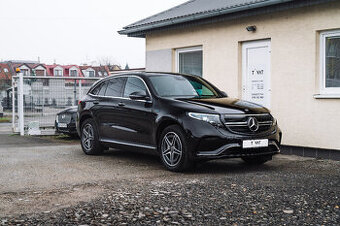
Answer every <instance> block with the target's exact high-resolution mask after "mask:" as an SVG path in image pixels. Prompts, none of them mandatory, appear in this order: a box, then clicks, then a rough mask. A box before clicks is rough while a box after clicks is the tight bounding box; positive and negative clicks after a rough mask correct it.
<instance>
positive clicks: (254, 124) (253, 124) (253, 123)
mask: <svg viewBox="0 0 340 226" xmlns="http://www.w3.org/2000/svg"><path fill="white" fill-rule="evenodd" d="M247 125H248V128H249V129H250V131H252V132H256V131H257V130H258V129H259V122H258V121H257V119H256V118H254V117H249V118H248V120H247Z"/></svg>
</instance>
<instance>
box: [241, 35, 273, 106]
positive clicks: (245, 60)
mask: <svg viewBox="0 0 340 226" xmlns="http://www.w3.org/2000/svg"><path fill="white" fill-rule="evenodd" d="M270 91H271V90H270V40H265V41H253V42H244V43H243V44H242V99H244V100H247V101H251V102H254V103H257V104H260V105H263V106H265V107H267V108H270Z"/></svg>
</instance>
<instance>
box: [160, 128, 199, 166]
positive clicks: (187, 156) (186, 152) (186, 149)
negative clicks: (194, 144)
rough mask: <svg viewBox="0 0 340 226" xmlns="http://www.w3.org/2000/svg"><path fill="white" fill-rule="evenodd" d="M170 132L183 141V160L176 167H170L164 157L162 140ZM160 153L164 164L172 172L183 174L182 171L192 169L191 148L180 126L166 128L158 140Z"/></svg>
mask: <svg viewBox="0 0 340 226" xmlns="http://www.w3.org/2000/svg"><path fill="white" fill-rule="evenodd" d="M169 132H174V133H176V134H177V135H178V137H179V138H180V140H181V143H182V157H181V160H180V162H179V164H177V165H176V166H169V165H168V164H167V163H166V162H165V161H164V159H163V155H162V149H161V146H162V140H163V137H164V136H165V135H166V134H167V133H169ZM158 152H159V155H160V158H161V161H162V163H163V165H164V166H165V167H166V168H167V169H168V170H170V171H174V172H181V171H185V170H188V169H190V168H191V166H192V165H193V158H192V153H191V148H190V146H189V144H188V141H187V138H186V137H185V134H184V132H183V130H182V128H181V127H180V126H178V125H172V126H168V127H166V128H165V129H164V130H163V132H162V134H161V136H160V138H159V140H158Z"/></svg>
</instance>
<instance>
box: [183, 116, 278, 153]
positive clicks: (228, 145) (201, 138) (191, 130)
mask: <svg viewBox="0 0 340 226" xmlns="http://www.w3.org/2000/svg"><path fill="white" fill-rule="evenodd" d="M182 125H183V127H184V128H185V132H186V134H187V138H188V140H189V143H190V145H191V148H192V150H193V156H194V158H196V159H219V158H241V157H247V156H249V157H250V156H271V155H275V154H278V153H280V144H281V138H282V132H281V130H280V128H279V127H278V126H277V125H275V126H272V127H271V128H270V130H268V131H267V132H264V133H260V134H236V133H233V132H232V131H229V130H228V129H227V128H225V127H223V126H221V127H216V126H213V125H211V124H209V123H206V122H203V121H198V120H185V121H184V122H183V124H182ZM258 139H268V147H257V148H243V147H242V145H243V141H244V140H258Z"/></svg>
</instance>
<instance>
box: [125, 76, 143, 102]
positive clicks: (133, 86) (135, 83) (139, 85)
mask: <svg viewBox="0 0 340 226" xmlns="http://www.w3.org/2000/svg"><path fill="white" fill-rule="evenodd" d="M138 91H141V92H144V93H147V92H146V87H145V85H144V82H143V81H142V80H141V79H139V78H136V77H129V78H128V79H127V81H126V85H125V89H124V97H129V96H130V94H131V93H134V92H138Z"/></svg>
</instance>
